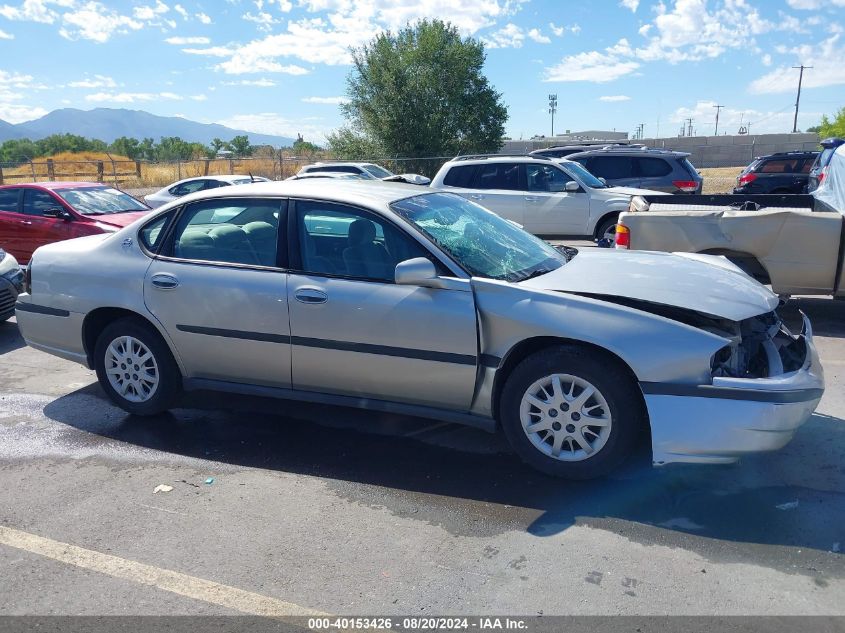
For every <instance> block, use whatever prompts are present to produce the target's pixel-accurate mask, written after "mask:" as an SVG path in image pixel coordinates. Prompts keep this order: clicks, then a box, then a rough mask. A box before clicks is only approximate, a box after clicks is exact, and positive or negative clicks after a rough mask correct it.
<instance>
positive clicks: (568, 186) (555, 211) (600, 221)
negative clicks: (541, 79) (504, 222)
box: [431, 154, 656, 240]
mask: <svg viewBox="0 0 845 633" xmlns="http://www.w3.org/2000/svg"><path fill="white" fill-rule="evenodd" d="M431 187H433V188H435V189H443V190H447V191H452V192H454V193H457V194H459V195H461V196H463V197H464V198H467V199H468V200H472V201H473V202H477V203H478V204H480V205H482V206H484V207H486V208H487V209H489V210H490V211H493V212H494V213H496V214H498V215H500V216H502V217H503V218H505V219H508V220H511V221H513V222H516V223H518V224H520V225H522V226H523V227H524V228H525V230H526V231H529V232H530V233H534V234H535V235H542V236H558V235H567V236H589V237H594V238H596V239H605V238H606V239H608V240H612V239H613V236H614V235H615V225H616V218H617V216H618V215H619V213H620V212H621V211H624V210H626V209H627V208H628V204H629V203H630V200H631V196H636V195H653V194H654V193H656V192H654V191H648V192H646V191H645V190H643V189H631V188H623V187H608V186H607V185H606V184H605V183H604V182H602V181H601V180H599V179H598V178H596V177H595V176H593V175H592V174H590V172H588V171H587V170H586V169H584V167H583V166H582V165H581V164H580V163H575V162H572V161H569V160H561V161H554V160H552V159H550V158H546V157H543V156H527V155H524V154H523V155H510V156H509V155H505V154H491V155H475V156H459V157H458V158H455V159H453V160H450V161H449V162H448V163H446V164H445V165H443V167H441V168H440V171H438V172H437V175H436V176H435V177H434V179H433V180H432V181H431Z"/></svg>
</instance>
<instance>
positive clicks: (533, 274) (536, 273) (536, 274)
mask: <svg viewBox="0 0 845 633" xmlns="http://www.w3.org/2000/svg"><path fill="white" fill-rule="evenodd" d="M553 270H554V268H538V269H537V270H534V271H531V272H530V273H528V274H527V275H525V277H523V278H522V279H520V281H528V280H529V279H534V277H539V276H540V275H545V274H546V273H550V272H552V271H553Z"/></svg>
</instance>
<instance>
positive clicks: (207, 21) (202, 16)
mask: <svg viewBox="0 0 845 633" xmlns="http://www.w3.org/2000/svg"><path fill="white" fill-rule="evenodd" d="M196 18H197V20H199V21H200V22H202V23H203V24H211V18H210V17H208V15H206V14H205V13H197V15H196Z"/></svg>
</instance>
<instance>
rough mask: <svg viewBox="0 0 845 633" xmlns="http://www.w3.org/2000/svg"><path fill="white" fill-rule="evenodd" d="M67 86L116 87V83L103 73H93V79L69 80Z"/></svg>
mask: <svg viewBox="0 0 845 633" xmlns="http://www.w3.org/2000/svg"><path fill="white" fill-rule="evenodd" d="M68 87H69V88H116V87H117V83H116V82H115V80H114V79H112V78H111V77H106V76H105V75H94V78H93V79H82V80H80V81H71V82H70V83H68Z"/></svg>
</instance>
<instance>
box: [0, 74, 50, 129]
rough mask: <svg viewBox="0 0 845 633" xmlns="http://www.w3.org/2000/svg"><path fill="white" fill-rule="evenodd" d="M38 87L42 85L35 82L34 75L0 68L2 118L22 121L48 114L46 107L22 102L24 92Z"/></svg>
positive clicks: (13, 121)
mask: <svg viewBox="0 0 845 633" xmlns="http://www.w3.org/2000/svg"><path fill="white" fill-rule="evenodd" d="M37 88H41V86H40V85H37V84H35V83H34V80H33V77H32V75H22V74H20V73H17V72H8V71H5V70H0V119H2V120H4V121H8V122H9V123H22V122H23V121H29V120H32V119H36V118H38V117H40V116H43V115H45V114H47V111H46V110H45V109H44V108H41V107H37V106H31V105H27V104H24V103H20V102H21V100H22V99H23V98H24V94H28V93H31V91H32V90H33V89H37ZM18 91H20V92H18Z"/></svg>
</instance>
